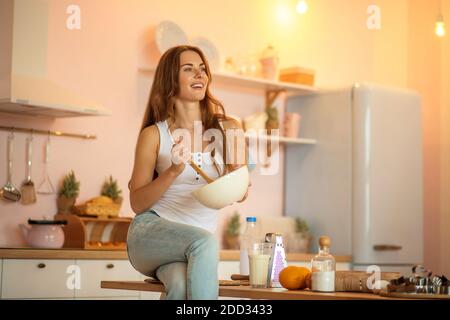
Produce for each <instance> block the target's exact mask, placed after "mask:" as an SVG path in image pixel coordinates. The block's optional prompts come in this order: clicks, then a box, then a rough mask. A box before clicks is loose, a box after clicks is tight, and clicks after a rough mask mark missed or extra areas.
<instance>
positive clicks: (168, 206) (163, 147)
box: [152, 120, 223, 233]
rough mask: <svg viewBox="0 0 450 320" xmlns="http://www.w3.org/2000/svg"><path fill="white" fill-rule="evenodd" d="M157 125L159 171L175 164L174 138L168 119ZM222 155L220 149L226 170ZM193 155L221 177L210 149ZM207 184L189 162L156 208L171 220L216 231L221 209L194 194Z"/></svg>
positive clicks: (155, 205) (210, 172) (160, 214)
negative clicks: (204, 202)
mask: <svg viewBox="0 0 450 320" xmlns="http://www.w3.org/2000/svg"><path fill="white" fill-rule="evenodd" d="M156 126H157V127H158V130H159V152H158V158H157V160H156V172H158V174H161V173H162V172H163V171H165V170H167V168H169V167H170V166H171V165H172V161H171V150H172V145H173V141H174V140H173V137H172V135H171V133H170V130H169V126H168V123H167V120H165V121H161V122H157V123H156ZM221 157H222V156H221V155H220V154H219V153H218V152H217V151H216V154H215V156H214V159H216V162H217V164H218V166H219V170H220V172H222V170H223V165H220V164H221V163H223V160H222V158H221ZM192 158H193V161H194V162H195V163H196V164H197V165H199V166H200V167H201V168H202V169H203V171H205V173H206V174H207V175H208V176H210V177H211V178H213V179H215V178H217V177H219V174H218V172H217V170H216V167H215V166H214V164H213V161H212V158H211V154H210V153H209V152H208V153H205V152H194V153H193V154H192ZM206 184H207V183H206V181H205V180H204V179H203V178H202V177H201V176H200V175H199V174H198V173H197V172H196V171H195V170H194V169H193V168H192V167H191V166H190V165H189V164H186V166H185V168H184V170H183V172H182V173H181V174H180V175H178V177H177V178H176V179H175V180H174V182H173V183H172V185H171V186H170V187H169V188H168V189H167V190H166V192H165V193H164V194H163V195H162V197H161V198H160V199H159V200H158V201H157V202H156V203H155V204H154V205H153V207H152V209H153V210H154V211H155V212H156V213H157V214H158V215H159V216H160V217H162V218H165V219H167V220H170V221H175V222H180V223H184V224H188V225H192V226H196V227H200V228H203V229H206V230H208V231H210V232H212V233H214V232H215V230H216V227H217V220H218V210H216V209H210V208H208V207H205V206H204V205H202V204H201V203H200V202H198V201H197V200H196V199H195V198H194V197H193V196H192V195H191V192H192V191H194V190H196V189H197V188H200V187H201V186H204V185H206Z"/></svg>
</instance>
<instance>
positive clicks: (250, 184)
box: [238, 180, 252, 203]
mask: <svg viewBox="0 0 450 320" xmlns="http://www.w3.org/2000/svg"><path fill="white" fill-rule="evenodd" d="M251 186H252V182H251V181H250V180H248V187H247V192H246V193H245V194H244V197H243V198H242V199H241V200H239V201H238V203H241V202H244V200H245V199H247V197H248V189H249V188H250V187H251Z"/></svg>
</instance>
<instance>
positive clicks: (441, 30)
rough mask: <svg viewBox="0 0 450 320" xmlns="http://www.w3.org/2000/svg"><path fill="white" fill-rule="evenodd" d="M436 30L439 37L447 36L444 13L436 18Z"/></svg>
mask: <svg viewBox="0 0 450 320" xmlns="http://www.w3.org/2000/svg"><path fill="white" fill-rule="evenodd" d="M435 32H436V35H437V36H438V37H443V36H445V23H444V18H443V17H442V14H439V15H438V17H437V19H436V25H435Z"/></svg>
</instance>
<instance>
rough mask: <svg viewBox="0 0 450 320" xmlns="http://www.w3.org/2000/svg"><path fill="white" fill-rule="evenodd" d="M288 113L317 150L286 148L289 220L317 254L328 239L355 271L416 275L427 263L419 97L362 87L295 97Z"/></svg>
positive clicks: (405, 91)
mask: <svg viewBox="0 0 450 320" xmlns="http://www.w3.org/2000/svg"><path fill="white" fill-rule="evenodd" d="M286 111H287V112H297V113H300V115H301V117H302V118H301V127H300V136H301V137H305V138H314V139H316V140H317V144H316V145H299V146H289V147H287V148H286V157H285V161H286V163H285V165H286V170H285V203H284V209H285V215H287V216H294V217H296V216H299V217H302V218H304V219H306V221H307V222H308V223H309V225H310V228H311V232H312V234H313V246H312V250H313V251H316V250H317V240H318V238H319V237H320V236H321V235H325V234H326V235H329V236H330V237H331V240H332V246H331V252H332V253H333V254H336V255H352V257H353V267H354V269H355V270H366V268H367V267H368V266H370V265H378V266H379V267H380V268H381V270H382V271H400V272H402V274H410V271H411V267H412V265H414V264H418V263H422V262H423V160H422V117H421V99H420V96H418V95H417V94H416V93H415V92H412V91H408V90H402V89H395V88H389V87H383V86H380V85H374V84H367V83H361V84H355V85H353V86H351V87H349V88H344V89H341V90H329V91H323V92H320V93H318V94H314V95H310V96H300V97H292V98H290V99H289V100H288V104H287V110H286Z"/></svg>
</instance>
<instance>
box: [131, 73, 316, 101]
mask: <svg viewBox="0 0 450 320" xmlns="http://www.w3.org/2000/svg"><path fill="white" fill-rule="evenodd" d="M139 70H140V71H142V72H150V73H154V72H155V71H156V68H155V67H146V68H140V69H139ZM213 76H214V81H217V82H218V83H222V84H226V85H237V86H240V87H245V88H249V89H260V90H264V91H287V92H289V93H291V94H295V95H306V94H313V93H316V92H317V91H318V90H317V88H315V87H312V86H306V85H300V84H294V83H288V82H280V81H274V80H267V79H262V78H256V77H248V76H243V75H239V74H234V73H229V72H223V71H221V72H214V73H213Z"/></svg>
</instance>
